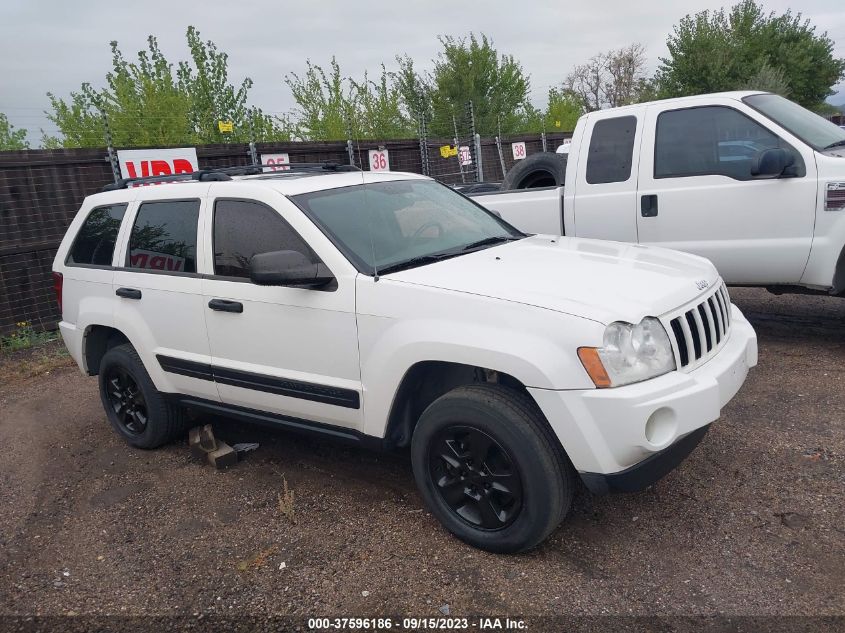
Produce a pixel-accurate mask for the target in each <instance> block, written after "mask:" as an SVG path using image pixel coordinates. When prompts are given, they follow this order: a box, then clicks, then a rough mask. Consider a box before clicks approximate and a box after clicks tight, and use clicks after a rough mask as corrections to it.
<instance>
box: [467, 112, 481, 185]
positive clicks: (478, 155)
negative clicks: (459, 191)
mask: <svg viewBox="0 0 845 633" xmlns="http://www.w3.org/2000/svg"><path fill="white" fill-rule="evenodd" d="M467 103H468V105H469V131H470V140H471V141H472V142H473V145H475V147H473V148H472V149H473V150H474V153H475V182H481V171H480V165H481V152H480V151H479V148H480V147H481V145H480V144H476V142H475V140H476V139H475V137H476V136H477V135H476V133H475V107H474V106H473V104H472V99H470V100H469V101H468V102H467ZM472 153H473V152H470V156H472Z"/></svg>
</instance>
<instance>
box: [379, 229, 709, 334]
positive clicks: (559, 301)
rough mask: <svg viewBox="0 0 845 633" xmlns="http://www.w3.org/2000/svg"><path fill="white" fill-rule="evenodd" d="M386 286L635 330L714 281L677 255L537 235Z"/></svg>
mask: <svg viewBox="0 0 845 633" xmlns="http://www.w3.org/2000/svg"><path fill="white" fill-rule="evenodd" d="M384 279H385V280H388V279H389V280H392V281H397V282H401V283H408V284H417V285H420V286H428V287H434V288H442V289H444V290H450V291H454V292H464V293H469V294H475V295H481V296H485V297H491V298H495V299H501V300H503V301H513V302H517V303H523V304H526V305H531V306H536V307H538V308H545V309H548V310H555V311H558V312H565V313H567V314H571V315H574V316H580V317H584V318H588V319H593V320H595V321H599V322H601V323H611V322H613V321H628V322H631V323H638V322H639V321H640V320H641V319H643V318H644V317H646V316H661V315H663V314H665V313H667V312H670V311H672V310H674V309H676V308H679V307H680V306H682V305H684V304H686V303H688V302H690V301H692V300H693V299H695V298H696V297H697V296H699V295H701V294H702V293H703V292H706V291H707V289H709V288H712V287H713V286H714V285H715V284H716V283H717V282H718V280H719V275H718V273H717V272H716V269H715V267H714V266H713V264H711V263H710V262H709V261H708V260H707V259H704V258H702V257H698V256H695V255H689V254H686V253H681V252H678V251H671V250H668V249H663V248H654V247H646V246H640V245H638V244H624V243H621V242H606V241H599V240H592V239H584V238H573V237H552V236H548V235H535V236H532V237H528V238H525V239H522V240H519V241H516V242H509V243H506V244H502V245H499V246H495V247H493V248H488V249H485V250H481V251H477V252H474V253H470V254H467V255H462V256H459V257H454V258H452V259H447V260H444V261H441V262H435V263H433V264H428V265H424V266H420V267H417V268H412V269H410V270H404V271H401V272H396V273H390V274H389V275H385V276H384Z"/></svg>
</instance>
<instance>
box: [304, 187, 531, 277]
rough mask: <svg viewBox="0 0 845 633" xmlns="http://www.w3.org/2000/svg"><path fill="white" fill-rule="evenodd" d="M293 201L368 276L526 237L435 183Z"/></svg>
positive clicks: (330, 191)
mask: <svg viewBox="0 0 845 633" xmlns="http://www.w3.org/2000/svg"><path fill="white" fill-rule="evenodd" d="M291 200H293V202H294V203H295V204H296V205H297V206H298V207H299V208H300V209H302V211H303V212H304V213H305V214H306V215H307V216H308V217H309V218H310V219H311V221H312V222H314V223H315V224H316V225H317V226H318V227H320V229H321V230H322V231H323V233H325V234H326V236H328V238H329V239H330V240H331V241H332V242H333V243H334V244H335V246H337V248H338V249H340V251H341V252H342V253H343V254H344V255H345V256H346V257H347V258H348V259H349V261H351V262H352V264H353V265H354V266H355V267H356V268H357V269H358V270H359V271H360V272H362V273H364V274H367V275H374V274H376V273H378V274H387V273H391V272H397V271H399V270H404V269H407V268H414V267H416V266H423V265H425V264H430V263H432V262H435V261H439V260H442V259H447V258H449V257H457V256H459V255H463V254H465V253H469V252H473V251H475V250H479V249H482V248H489V247H491V246H496V245H497V244H502V243H504V242H509V241H512V240H518V239H522V238H523V237H525V235H524V234H523V233H521V232H519V231H518V230H516V229H515V228H513V227H512V226H510V225H509V224H507V223H506V222H504V221H503V220H501V219H499V218H497V217H496V216H494V215H493V214H491V213H490V212H489V211H487V210H486V209H484V208H482V207H480V206H479V205H477V204H476V203H474V202H472V201H471V200H469V199H467V198H464V197H463V196H462V195H460V194H458V193H456V192H455V191H453V190H452V189H450V188H449V187H446V186H445V185H442V184H440V183H438V182H434V181H431V180H393V181H386V182H373V183H365V184H360V185H354V186H351V187H340V188H338V189H328V190H323V191H314V192H310V193H304V194H300V195H297V196H292V197H291Z"/></svg>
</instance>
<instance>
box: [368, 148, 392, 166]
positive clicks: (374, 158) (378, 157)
mask: <svg viewBox="0 0 845 633" xmlns="http://www.w3.org/2000/svg"><path fill="white" fill-rule="evenodd" d="M370 171H390V157H389V156H388V153H387V150H386V149H371V150H370Z"/></svg>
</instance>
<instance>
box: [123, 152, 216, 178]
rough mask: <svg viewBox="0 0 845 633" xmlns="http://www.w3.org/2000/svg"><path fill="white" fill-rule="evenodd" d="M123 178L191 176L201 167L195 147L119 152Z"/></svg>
mask: <svg viewBox="0 0 845 633" xmlns="http://www.w3.org/2000/svg"><path fill="white" fill-rule="evenodd" d="M117 160H118V162H119V163H120V175H121V177H122V178H147V177H148V176H169V175H171V174H190V173H191V172H193V171H197V170H198V169H199V168H200V166H199V162H198V161H197V150H196V148H195V147H177V148H171V149H154V148H150V149H121V150H117Z"/></svg>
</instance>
